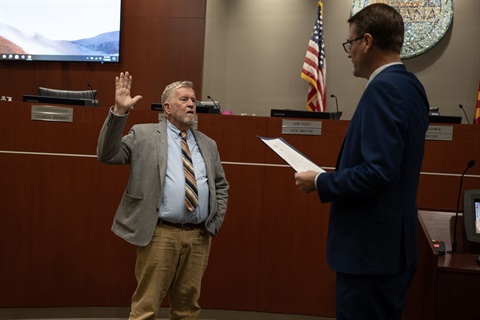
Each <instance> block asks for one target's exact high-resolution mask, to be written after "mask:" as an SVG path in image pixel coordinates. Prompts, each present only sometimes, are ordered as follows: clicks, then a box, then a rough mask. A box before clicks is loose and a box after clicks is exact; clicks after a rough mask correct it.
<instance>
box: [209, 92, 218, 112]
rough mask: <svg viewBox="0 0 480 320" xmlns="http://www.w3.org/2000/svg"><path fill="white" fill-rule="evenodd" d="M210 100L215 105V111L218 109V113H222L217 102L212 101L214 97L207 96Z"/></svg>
mask: <svg viewBox="0 0 480 320" xmlns="http://www.w3.org/2000/svg"><path fill="white" fill-rule="evenodd" d="M207 98H208V99H210V100H212V102H213V105H214V106H215V109H217V111H218V113H220V106H219V105H218V104H217V103H216V102H215V100H213V99H212V97H210V96H207Z"/></svg>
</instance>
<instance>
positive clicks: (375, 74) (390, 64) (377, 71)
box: [366, 62, 403, 87]
mask: <svg viewBox="0 0 480 320" xmlns="http://www.w3.org/2000/svg"><path fill="white" fill-rule="evenodd" d="M396 64H403V63H401V62H392V63H387V64H384V65H383V66H381V67H380V68H378V69H377V70H375V71H373V73H372V75H371V76H370V78H369V79H368V82H367V85H366V87H368V84H369V83H370V82H372V80H373V79H374V78H375V77H376V76H377V75H378V74H379V73H380V72H382V71H383V70H385V69H386V68H388V67H390V66H394V65H396Z"/></svg>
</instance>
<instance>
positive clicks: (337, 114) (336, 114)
mask: <svg viewBox="0 0 480 320" xmlns="http://www.w3.org/2000/svg"><path fill="white" fill-rule="evenodd" d="M330 97H332V98H335V105H336V107H337V112H336V113H335V115H334V117H333V119H337V120H338V119H340V112H339V111H338V99H337V96H336V95H334V94H331V95H330Z"/></svg>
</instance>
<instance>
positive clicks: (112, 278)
mask: <svg viewBox="0 0 480 320" xmlns="http://www.w3.org/2000/svg"><path fill="white" fill-rule="evenodd" d="M73 111H74V114H73V119H74V121H73V122H72V123H60V122H47V121H34V120H31V105H30V104H27V103H20V102H0V113H1V115H2V116H1V117H0V136H1V137H2V139H0V168H1V169H2V174H1V176H0V197H1V199H0V260H1V262H2V263H1V264H0V284H1V285H0V307H9V308H19V307H74V306H92V307H95V306H99V307H102V306H103V307H112V306H113V307H115V306H116V307H126V306H128V305H129V302H130V297H131V294H132V293H133V290H134V288H135V279H134V275H133V268H134V260H135V253H134V248H133V247H132V246H131V245H130V244H128V243H126V242H125V241H123V240H121V239H119V238H118V237H116V236H115V235H114V234H113V233H112V232H111V231H110V227H111V223H112V219H113V215H114V213H115V210H116V207H117V205H118V203H119V200H120V197H121V195H122V193H123V190H124V188H125V185H126V181H127V175H128V166H108V165H104V164H101V163H100V162H98V160H97V159H96V157H95V149H96V144H97V137H98V133H99V131H100V128H101V126H102V124H103V121H104V119H105V117H106V115H107V112H108V108H107V107H97V108H94V107H73ZM157 119H158V113H157V112H152V111H147V110H137V109H135V110H134V111H133V112H132V113H131V115H130V118H129V121H128V124H127V128H126V130H128V129H129V128H130V127H131V126H132V125H133V124H135V123H145V122H156V121H157ZM348 123H349V122H348V121H333V120H324V121H322V135H321V136H297V135H282V133H281V127H282V119H280V118H269V117H242V116H221V115H205V114H200V115H199V123H198V127H199V129H200V130H201V131H203V132H205V133H206V134H207V135H209V136H210V137H212V138H213V139H215V140H216V141H217V143H218V147H219V151H220V154H221V157H222V161H223V163H224V168H225V171H226V175H227V179H228V181H229V182H230V185H231V189H230V200H229V206H228V213H227V217H226V220H225V223H224V226H223V228H222V230H221V231H220V233H219V235H218V236H217V237H216V238H215V239H214V241H213V247H212V254H211V258H210V263H209V267H208V269H207V272H206V275H205V278H204V285H203V292H202V297H201V305H202V307H204V308H213V309H236V310H255V311H266V312H281V313H293V314H306V315H315V316H324V317H334V316H335V304H334V282H335V274H334V272H333V271H332V270H330V269H329V268H328V266H327V263H326V238H327V223H328V211H329V205H328V204H321V203H320V202H319V200H318V197H317V196H316V195H315V194H308V195H305V194H303V193H302V192H300V191H299V190H298V189H297V188H296V187H295V184H294V172H293V170H292V169H291V168H289V167H287V166H285V165H284V163H283V161H282V160H281V159H280V158H279V157H278V156H277V155H276V154H275V153H273V152H272V151H271V150H269V149H268V148H267V147H266V146H265V145H264V144H263V143H262V142H261V141H260V140H258V139H257V135H260V136H266V137H278V136H283V137H284V138H285V139H286V140H287V141H288V142H289V143H291V144H293V145H294V146H295V147H296V148H297V149H298V150H300V151H301V152H302V153H304V154H305V155H306V156H307V157H309V158H310V159H312V160H313V161H314V162H316V163H318V164H319V165H320V166H323V167H326V168H333V167H334V166H335V162H336V158H337V154H338V151H339V149H340V146H341V144H342V141H343V137H344V135H345V132H346V130H347V127H348ZM453 130H454V141H451V142H448V141H427V142H426V154H425V161H424V164H423V168H422V171H423V172H424V173H425V172H426V173H428V174H422V176H421V181H420V190H419V196H418V203H419V207H420V208H436V209H440V210H450V211H454V210H455V206H456V197H457V194H458V182H459V176H458V174H460V173H461V172H463V170H464V168H465V166H466V163H467V162H468V160H470V159H476V160H477V162H478V161H479V160H480V148H478V147H477V146H478V145H479V143H480V126H473V125H453ZM441 174H447V175H441ZM479 177H480V166H478V165H477V166H475V167H473V168H471V170H470V171H469V176H468V177H466V178H465V180H464V189H467V188H468V189H473V188H480V185H479V183H480V178H479ZM439 181H441V183H439ZM418 281H421V280H418Z"/></svg>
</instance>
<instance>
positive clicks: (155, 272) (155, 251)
mask: <svg viewBox="0 0 480 320" xmlns="http://www.w3.org/2000/svg"><path fill="white" fill-rule="evenodd" d="M210 245H211V236H210V235H209V234H207V233H206V232H205V233H204V232H203V230H201V229H194V230H190V231H185V230H182V229H179V228H176V227H172V226H168V225H164V224H160V225H159V226H158V227H157V228H156V230H155V234H154V236H153V238H152V241H151V242H150V243H149V244H148V245H147V246H145V247H137V261H136V265H135V277H136V279H137V289H136V290H135V293H134V294H133V297H132V305H131V308H132V309H131V312H130V320H147V319H149V320H154V319H155V317H156V315H157V313H158V310H159V308H160V304H161V303H162V301H163V299H164V297H165V296H166V295H167V293H168V300H169V303H170V319H172V320H180V319H182V320H197V319H198V318H199V316H200V306H199V304H198V299H199V297H200V288H201V282H202V277H203V274H204V273H205V269H206V268H207V263H208V256H209V253H210Z"/></svg>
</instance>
